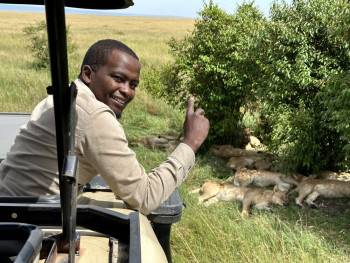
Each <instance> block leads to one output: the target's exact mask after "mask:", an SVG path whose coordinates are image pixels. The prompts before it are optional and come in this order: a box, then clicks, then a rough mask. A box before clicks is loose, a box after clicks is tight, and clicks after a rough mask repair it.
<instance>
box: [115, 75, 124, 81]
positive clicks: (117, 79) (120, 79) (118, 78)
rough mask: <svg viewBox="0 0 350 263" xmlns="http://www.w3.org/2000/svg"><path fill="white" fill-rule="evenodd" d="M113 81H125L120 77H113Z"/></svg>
mask: <svg viewBox="0 0 350 263" xmlns="http://www.w3.org/2000/svg"><path fill="white" fill-rule="evenodd" d="M113 79H114V80H115V81H117V82H122V81H123V79H122V78H121V77H119V76H113Z"/></svg>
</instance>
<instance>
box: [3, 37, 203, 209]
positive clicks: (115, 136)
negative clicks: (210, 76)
mask: <svg viewBox="0 0 350 263" xmlns="http://www.w3.org/2000/svg"><path fill="white" fill-rule="evenodd" d="M140 70H141V65H140V62H139V59H138V57H137V55H136V54H135V53H134V52H133V51H132V50H131V49H130V48H129V47H127V46H126V45H125V44H123V43H121V42H119V41H116V40H111V39H106V40H101V41H98V42H96V43H95V44H94V45H92V46H91V47H90V48H89V50H88V51H87V53H86V55H85V57H84V60H83V63H82V66H81V72H80V75H79V78H78V79H77V80H76V81H75V84H76V86H77V89H78V95H77V99H76V112H77V125H76V130H75V149H76V155H77V156H78V159H79V170H78V182H79V184H80V185H84V184H86V183H88V182H89V181H90V180H91V179H92V178H93V177H94V176H96V175H97V174H100V175H101V176H102V177H103V178H104V180H105V181H106V182H107V183H108V185H109V186H110V188H111V189H112V191H113V192H114V193H115V194H116V195H117V196H118V197H119V198H121V199H122V200H123V201H124V202H125V203H126V204H127V205H128V206H129V207H131V208H133V209H137V210H139V211H140V212H142V213H143V214H148V213H150V212H151V211H152V210H154V209H156V208H157V207H158V206H159V205H160V204H161V203H162V202H164V201H165V200H166V199H167V198H168V197H169V196H170V194H171V193H172V192H173V191H174V190H175V188H176V187H177V186H179V185H180V184H181V183H182V182H183V181H184V180H185V178H186V176H187V174H188V172H189V170H190V169H191V167H192V166H193V165H194V153H195V152H196V151H197V150H198V148H199V147H200V145H201V144H202V143H203V141H204V140H205V138H206V137H207V134H208V130H209V121H208V120H207V119H206V118H205V117H204V111H203V110H202V109H197V110H196V111H194V106H193V103H194V101H193V99H190V100H189V102H188V108H187V112H186V120H185V125H184V140H183V142H182V143H180V144H179V145H178V146H177V148H176V149H175V150H174V152H173V153H172V154H170V156H169V157H168V158H167V160H166V161H165V162H163V163H162V164H160V165H159V166H158V167H157V168H155V169H153V170H152V171H151V172H150V173H148V174H147V173H146V172H145V170H144V168H143V167H142V166H141V165H140V164H139V163H138V161H137V159H136V156H135V153H134V152H133V151H132V150H131V149H130V148H129V147H128V142H127V139H126V137H125V134H124V130H123V128H122V126H121V124H120V123H119V121H118V118H120V117H121V115H122V112H123V110H124V108H125V107H126V106H127V104H128V103H129V102H130V101H131V100H132V99H133V98H134V96H135V91H136V87H137V85H138V83H139V76H140ZM55 142H56V141H55V123H54V112H53V99H52V96H48V97H47V98H46V99H44V100H43V101H41V102H40V103H39V104H38V105H37V106H36V107H35V109H34V111H33V113H32V115H31V118H30V121H29V122H28V123H27V124H26V125H25V127H22V129H21V130H20V133H19V134H18V135H17V137H16V139H15V143H14V145H13V146H12V147H11V150H10V152H9V153H8V155H7V157H6V159H5V160H4V161H3V162H2V163H1V165H0V195H3V196H39V195H49V194H58V193H59V186H58V176H57V157H56V143H55Z"/></svg>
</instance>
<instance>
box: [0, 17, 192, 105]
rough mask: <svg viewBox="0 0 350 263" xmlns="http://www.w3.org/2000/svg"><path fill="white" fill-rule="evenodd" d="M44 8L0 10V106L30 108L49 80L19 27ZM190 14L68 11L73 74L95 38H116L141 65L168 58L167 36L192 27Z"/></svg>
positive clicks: (37, 19) (34, 19)
mask: <svg viewBox="0 0 350 263" xmlns="http://www.w3.org/2000/svg"><path fill="white" fill-rule="evenodd" d="M44 19H45V16H44V14H43V13H19V12H4V11H0V61H1V64H2V65H3V66H2V67H1V68H0V111H31V110H32V109H33V107H34V106H35V104H36V103H37V102H38V101H39V100H40V99H41V98H43V97H44V96H45V87H46V86H47V85H49V84H50V79H49V74H48V72H47V71H36V70H34V69H32V68H31V65H30V63H31V61H32V55H31V53H30V51H29V49H28V39H26V37H25V35H24V33H23V28H24V27H26V26H28V25H30V24H33V23H35V22H38V21H41V20H44ZM193 22H194V21H193V20H191V19H175V18H169V19H168V18H149V17H124V16H120V17H118V16H97V15H76V14H74V15H73V14H67V16H66V24H67V25H68V26H69V28H70V34H71V36H72V38H73V41H74V42H75V43H76V44H77V46H78V50H77V54H76V56H75V57H74V58H72V60H71V61H69V64H70V79H71V80H73V79H74V78H75V77H76V75H77V73H78V71H79V68H80V63H81V60H82V57H83V55H84V54H85V52H86V50H87V48H88V47H89V46H90V45H91V44H92V43H94V42H95V41H97V40H99V39H104V38H113V39H119V40H121V41H123V42H125V43H126V44H127V45H129V46H130V47H131V48H132V49H134V50H135V52H136V53H137V54H138V55H139V57H140V59H141V63H142V65H143V67H144V68H147V67H148V66H151V65H157V66H159V65H161V64H163V63H166V62H168V61H170V60H171V56H170V55H169V54H168V46H167V41H168V40H169V39H170V38H171V37H174V38H181V37H183V36H184V35H185V34H186V33H188V32H190V31H191V29H192V28H193Z"/></svg>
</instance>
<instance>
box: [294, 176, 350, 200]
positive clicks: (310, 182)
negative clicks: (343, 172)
mask: <svg viewBox="0 0 350 263" xmlns="http://www.w3.org/2000/svg"><path fill="white" fill-rule="evenodd" d="M295 191H296V192H298V194H299V195H298V197H297V198H295V202H296V204H297V205H300V206H303V204H302V203H303V200H304V199H305V198H306V200H305V202H306V203H307V204H308V205H309V206H315V207H317V205H316V204H315V203H314V201H315V200H316V198H317V197H319V196H322V197H325V198H341V197H350V182H344V181H338V180H332V179H306V180H303V181H302V182H301V183H300V184H299V185H298V187H297V188H296V189H294V190H293V191H292V192H295ZM292 192H290V193H292Z"/></svg>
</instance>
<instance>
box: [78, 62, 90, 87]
mask: <svg viewBox="0 0 350 263" xmlns="http://www.w3.org/2000/svg"><path fill="white" fill-rule="evenodd" d="M92 74H93V70H92V68H91V67H90V66H89V65H84V66H83V68H82V70H81V78H82V80H83V82H84V83H85V84H87V85H89V84H90V83H91V78H92Z"/></svg>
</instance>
